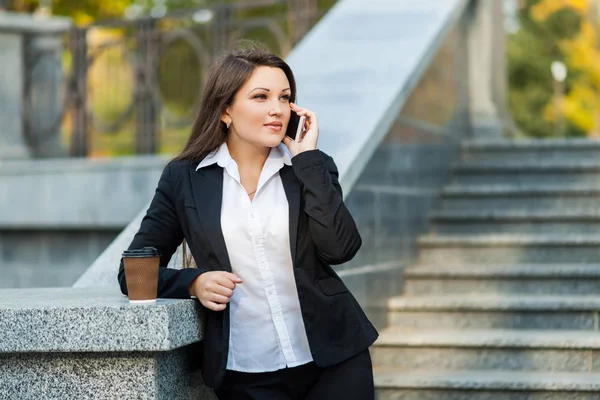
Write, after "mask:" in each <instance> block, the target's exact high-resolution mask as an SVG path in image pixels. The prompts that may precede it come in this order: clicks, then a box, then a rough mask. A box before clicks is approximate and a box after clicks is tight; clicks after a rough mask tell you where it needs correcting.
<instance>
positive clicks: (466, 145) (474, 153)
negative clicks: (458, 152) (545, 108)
mask: <svg viewBox="0 0 600 400" xmlns="http://www.w3.org/2000/svg"><path fill="white" fill-rule="evenodd" d="M461 147H462V153H463V158H464V159H465V160H469V161H480V160H481V161H504V160H518V161H520V160H529V161H546V162H547V161H548V160H562V159H565V158H568V159H575V160H581V159H592V160H600V140H589V139H562V140H561V139H543V140H486V141H479V140H478V141H467V142H463V143H462V145H461Z"/></svg>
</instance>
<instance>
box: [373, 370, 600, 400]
mask: <svg viewBox="0 0 600 400" xmlns="http://www.w3.org/2000/svg"><path fill="white" fill-rule="evenodd" d="M598 382H600V377H599V375H598V373H564V372H533V371H531V372H527V373H523V372H520V371H519V372H508V371H475V370H467V371H428V372H415V371H404V370H400V369H394V368H378V367H376V368H375V385H376V387H377V395H378V399H379V400H384V399H385V400H465V399H469V400H471V399H475V400H591V399H598V396H600V387H599V384H598Z"/></svg>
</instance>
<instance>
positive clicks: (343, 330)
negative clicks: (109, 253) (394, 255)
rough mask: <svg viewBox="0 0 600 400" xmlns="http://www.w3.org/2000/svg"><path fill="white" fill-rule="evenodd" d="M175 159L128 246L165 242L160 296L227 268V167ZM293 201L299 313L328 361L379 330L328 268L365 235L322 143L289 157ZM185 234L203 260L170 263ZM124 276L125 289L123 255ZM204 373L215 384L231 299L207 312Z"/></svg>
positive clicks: (361, 346) (361, 345) (285, 178)
mask: <svg viewBox="0 0 600 400" xmlns="http://www.w3.org/2000/svg"><path fill="white" fill-rule="evenodd" d="M197 165H198V163H189V162H171V163H170V164H169V165H168V166H167V167H166V168H165V170H164V171H163V174H162V176H161V178H160V180H159V182H158V188H157V189H156V193H155V195H154V199H153V200H152V203H151V204H150V207H149V209H148V211H147V213H146V216H145V217H144V219H143V220H142V223H141V226H140V230H139V231H138V232H137V234H136V235H135V237H134V239H133V241H132V243H131V245H130V246H129V249H137V248H142V247H144V246H153V247H156V248H158V249H159V250H160V252H161V253H162V257H161V260H160V265H161V268H160V274H159V283H158V297H167V298H185V299H189V298H190V294H189V292H188V287H189V285H190V283H191V282H192V281H193V280H194V279H195V278H196V277H197V276H199V275H200V274H202V273H203V272H206V271H218V270H220V271H229V272H231V264H230V262H229V256H228V254H227V248H226V246H225V240H224V238H223V232H222V231H221V223H220V220H221V201H222V194H223V168H221V167H219V166H218V165H216V164H214V165H211V166H209V167H205V168H202V169H200V170H198V171H196V167H197ZM280 176H281V180H282V182H283V187H284V190H285V194H286V197H287V200H288V204H289V227H290V247H291V254H292V262H293V265H294V276H295V279H296V287H297V289H298V296H299V298H300V306H301V310H302V318H303V320H304V325H305V328H306V334H307V336H308V343H309V345H310V351H311V354H312V357H313V359H314V362H315V363H316V364H317V365H319V366H321V367H327V366H330V365H333V364H336V363H339V362H341V361H343V360H345V359H347V358H350V357H352V356H354V355H355V354H357V353H359V352H361V351H363V350H365V349H366V348H368V347H369V346H370V345H371V344H372V343H373V342H374V341H375V339H377V336H378V333H377V331H376V330H375V328H374V327H373V325H372V324H371V323H370V322H369V320H368V319H367V317H366V316H365V314H364V312H363V310H362V309H361V308H360V306H359V304H358V302H357V301H356V300H355V298H354V297H353V296H352V294H351V293H350V292H349V291H348V289H347V288H346V286H345V285H344V283H343V282H342V281H341V279H340V278H339V277H338V275H337V274H336V273H335V272H334V270H333V269H332V268H331V266H330V265H331V264H341V263H343V262H346V261H349V260H350V259H352V257H354V255H355V254H356V252H357V251H358V249H359V248H360V246H361V243H362V242H361V238H360V235H359V233H358V230H357V228H356V224H355V223H354V220H353V219H352V216H351V215H350V213H349V212H348V210H347V209H346V206H345V205H344V203H343V201H342V189H341V187H340V185H339V182H338V171H337V167H336V166H335V163H334V162H333V159H332V158H331V157H329V156H328V155H326V154H325V153H323V152H320V151H318V150H312V151H306V152H303V153H300V154H298V155H296V156H295V157H293V158H292V166H287V165H286V166H284V167H283V168H282V169H281V170H280ZM184 238H185V240H186V242H187V243H188V245H189V248H190V251H191V253H192V255H193V257H194V260H195V261H196V264H197V265H198V268H197V269H195V268H188V269H183V270H176V269H170V268H166V266H167V265H168V263H169V260H170V259H171V256H172V255H173V253H174V252H175V250H176V249H177V247H178V246H179V245H180V244H181V242H182V240H183V239H184ZM118 280H119V284H120V286H121V291H122V292H123V294H127V285H126V282H125V274H124V272H123V262H122V261H121V265H120V268H119V274H118ZM203 342H204V356H203V371H202V374H203V377H204V380H205V383H206V384H207V385H208V386H210V387H212V388H218V387H219V386H220V383H221V381H222V378H223V375H224V373H225V368H226V364H227V352H228V347H229V307H227V308H226V309H225V310H224V311H220V312H215V311H210V310H209V311H208V312H207V320H206V324H205V331H204V340H203Z"/></svg>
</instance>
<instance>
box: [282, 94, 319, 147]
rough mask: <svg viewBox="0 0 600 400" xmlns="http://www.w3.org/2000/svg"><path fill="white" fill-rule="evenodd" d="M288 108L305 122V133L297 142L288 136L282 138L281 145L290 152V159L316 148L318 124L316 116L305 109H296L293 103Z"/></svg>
mask: <svg viewBox="0 0 600 400" xmlns="http://www.w3.org/2000/svg"><path fill="white" fill-rule="evenodd" d="M290 108H291V109H292V110H293V111H295V112H296V114H298V115H300V116H305V117H306V122H305V123H304V126H305V127H306V131H304V134H303V136H302V137H301V139H300V141H299V142H296V141H295V140H293V139H292V138H290V137H289V136H285V137H284V138H283V143H284V144H285V145H286V146H287V148H288V149H289V150H290V153H292V157H294V156H296V155H297V154H299V153H302V152H303V151H308V150H315V149H316V148H317V141H318V140H319V122H318V121H317V115H316V114H315V113H314V112H312V111H310V110H307V109H306V108H301V107H298V106H297V105H295V104H294V103H290Z"/></svg>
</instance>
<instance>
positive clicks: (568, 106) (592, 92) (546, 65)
mask: <svg viewBox="0 0 600 400" xmlns="http://www.w3.org/2000/svg"><path fill="white" fill-rule="evenodd" d="M521 5H522V8H521V9H520V10H519V11H518V15H517V18H518V25H519V29H518V30H517V31H515V32H514V33H512V34H508V43H507V51H508V74H509V84H510V92H509V93H510V94H509V102H510V107H511V112H512V114H513V117H514V119H515V121H516V122H517V124H518V125H519V126H520V127H521V128H522V129H523V130H524V131H525V132H526V133H528V134H529V135H531V136H535V137H544V136H553V135H556V134H557V122H556V121H557V119H558V118H557V117H558V116H557V115H556V112H557V110H558V112H560V113H562V114H563V115H564V118H565V120H566V126H565V132H564V134H565V136H570V137H574V136H589V137H599V136H600V135H599V134H600V98H599V92H600V70H599V69H598V65H600V63H599V62H600V52H599V50H598V23H599V21H598V14H597V9H596V1H595V0H523V1H521ZM553 61H561V62H563V63H564V64H565V65H566V66H567V71H568V74H567V78H566V80H565V83H564V91H565V98H564V102H563V103H562V105H559V106H557V104H556V103H555V99H554V89H553V87H554V84H555V83H554V79H553V77H552V74H551V72H550V65H551V63H552V62H553ZM559 104H560V103H559ZM540 116H541V117H542V118H540Z"/></svg>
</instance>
